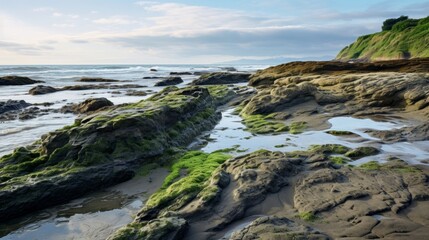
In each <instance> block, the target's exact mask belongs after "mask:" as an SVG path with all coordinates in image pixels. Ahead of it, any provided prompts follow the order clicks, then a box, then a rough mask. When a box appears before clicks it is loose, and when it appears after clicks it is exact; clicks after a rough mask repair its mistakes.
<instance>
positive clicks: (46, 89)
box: [28, 85, 59, 95]
mask: <svg viewBox="0 0 429 240" xmlns="http://www.w3.org/2000/svg"><path fill="white" fill-rule="evenodd" d="M57 91H59V90H58V89H56V88H54V87H50V86H43V85H38V86H36V87H34V88H32V89H30V90H29V91H28V93H29V94H30V95H43V94H48V93H53V92H57Z"/></svg>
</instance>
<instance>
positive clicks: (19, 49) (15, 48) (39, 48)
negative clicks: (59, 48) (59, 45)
mask: <svg viewBox="0 0 429 240" xmlns="http://www.w3.org/2000/svg"><path fill="white" fill-rule="evenodd" d="M53 49H54V48H53V47H52V46H50V45H33V44H21V43H15V42H6V41H0V50H4V51H8V52H13V53H19V54H22V55H39V54H41V52H43V51H46V50H53Z"/></svg>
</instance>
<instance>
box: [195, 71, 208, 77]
mask: <svg viewBox="0 0 429 240" xmlns="http://www.w3.org/2000/svg"><path fill="white" fill-rule="evenodd" d="M209 73H210V72H209V71H203V72H194V75H195V76H201V75H204V74H209Z"/></svg>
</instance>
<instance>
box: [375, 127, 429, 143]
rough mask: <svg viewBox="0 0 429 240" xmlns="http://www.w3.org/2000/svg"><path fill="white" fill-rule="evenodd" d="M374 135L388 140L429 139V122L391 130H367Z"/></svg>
mask: <svg viewBox="0 0 429 240" xmlns="http://www.w3.org/2000/svg"><path fill="white" fill-rule="evenodd" d="M367 132H368V133H370V134H371V135H372V136H374V137H377V138H380V139H381V140H383V141H387V142H404V141H408V142H413V141H425V140H429V123H423V124H420V125H417V126H413V127H404V128H400V129H394V130H390V131H370V130H368V131H367Z"/></svg>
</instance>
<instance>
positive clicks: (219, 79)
mask: <svg viewBox="0 0 429 240" xmlns="http://www.w3.org/2000/svg"><path fill="white" fill-rule="evenodd" d="M250 76H251V74H249V73H229V72H219V73H209V74H204V75H202V76H201V77H200V78H199V79H196V80H194V81H193V82H192V85H215V84H234V83H246V82H248V81H249V78H250Z"/></svg>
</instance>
